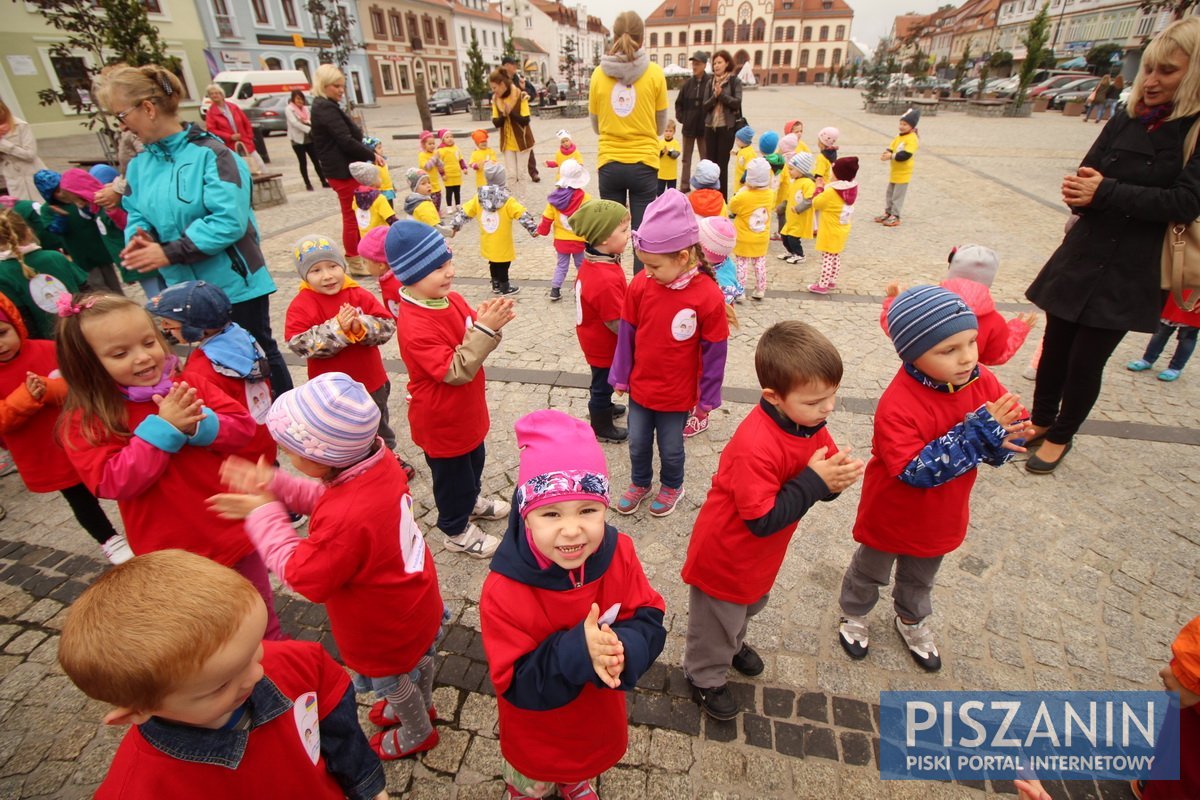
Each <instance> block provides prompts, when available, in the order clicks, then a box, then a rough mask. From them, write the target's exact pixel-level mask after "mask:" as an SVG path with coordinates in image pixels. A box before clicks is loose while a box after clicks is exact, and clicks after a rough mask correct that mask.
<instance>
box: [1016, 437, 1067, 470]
mask: <svg viewBox="0 0 1200 800" xmlns="http://www.w3.org/2000/svg"><path fill="white" fill-rule="evenodd" d="M1072 444H1074V443H1073V442H1067V446H1066V447H1064V448H1063V451H1062V455H1060V456H1059V457H1058V460H1057V461H1044V460H1042V459H1041V458H1039V457H1038V454H1037V453H1034V454H1033V455H1031V456H1030V457H1029V459H1028V460H1027V461H1026V462H1025V471H1026V472H1032V473H1033V474H1034V475H1049V474H1050V473H1051V472H1054V470H1056V469H1058V465H1059V464H1061V463H1062V462H1063V459H1064V458H1066V457H1067V453H1069V452H1071V446H1072ZM1039 452H1040V450H1039Z"/></svg>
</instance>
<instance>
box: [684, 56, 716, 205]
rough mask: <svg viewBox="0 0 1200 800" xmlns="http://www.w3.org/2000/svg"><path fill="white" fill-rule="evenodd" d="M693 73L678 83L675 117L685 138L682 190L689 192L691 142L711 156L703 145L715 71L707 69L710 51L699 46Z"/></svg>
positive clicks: (703, 152)
mask: <svg viewBox="0 0 1200 800" xmlns="http://www.w3.org/2000/svg"><path fill="white" fill-rule="evenodd" d="M690 63H691V65H692V77H690V78H688V79H687V80H686V81H684V82H683V85H681V86H680V87H679V94H678V95H676V97H675V119H676V120H678V121H679V127H680V129H681V138H682V139H683V141H682V145H683V165H682V168H683V172H682V174H681V175H680V176H679V190H680V191H682V192H688V191H689V190H690V189H691V184H690V183H688V179H689V178H690V177H691V173H692V144H693V143H694V144H695V145H696V147H697V148H698V149H699V150H700V158H701V159H705V158H708V153H706V152H705V147H704V100H705V98H707V97H708V96H709V95H710V94H712V75H710V74H709V73H708V72H706V71H705V67H707V66H708V53H706V52H704V51H703V50H697V51H696V52H694V53H692V57H691V59H690Z"/></svg>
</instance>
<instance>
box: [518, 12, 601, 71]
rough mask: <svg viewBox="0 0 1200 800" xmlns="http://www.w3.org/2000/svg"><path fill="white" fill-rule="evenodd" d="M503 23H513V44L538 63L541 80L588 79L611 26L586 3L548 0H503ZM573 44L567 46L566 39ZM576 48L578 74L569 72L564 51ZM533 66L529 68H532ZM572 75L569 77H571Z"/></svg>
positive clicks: (533, 61) (525, 59)
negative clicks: (596, 15)
mask: <svg viewBox="0 0 1200 800" xmlns="http://www.w3.org/2000/svg"><path fill="white" fill-rule="evenodd" d="M496 8H497V9H498V10H499V12H500V15H501V17H502V18H503V19H504V24H505V26H506V29H507V26H508V25H509V24H510V23H511V25H512V36H513V44H514V46H515V48H516V50H517V53H518V55H520V56H521V58H522V59H523V60H524V61H525V62H532V64H530V66H534V65H536V68H537V69H536V73H537V74H536V76H534V79H535V80H536V81H538V82H539V83H547V82H551V81H553V82H555V83H579V82H580V81H581V80H587V77H588V76H589V75H590V74H591V71H592V67H593V65H594V64H595V63H596V61H597V59H598V57H599V56H600V55H603V54H604V52H605V49H606V48H607V45H608V29H607V28H605V27H604V25H603V23H601V22H600V19H599V18H598V17H593V16H588V13H587V7H586V6H584V5H575V6H568V5H565V4H564V3H561V2H548V1H547V0H501V2H500V3H499V4H498V5H497V6H496ZM568 41H570V42H571V45H570V46H568V45H567V42H568ZM571 48H573V49H574V51H575V61H576V67H575V73H576V74H575V75H568V74H567V73H568V71H569V70H568V69H567V68H566V62H565V61H564V53H566V52H569V50H570V49H571ZM529 71H530V70H527V72H529ZM568 78H570V80H568Z"/></svg>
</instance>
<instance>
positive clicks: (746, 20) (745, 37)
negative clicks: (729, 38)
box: [737, 3, 754, 42]
mask: <svg viewBox="0 0 1200 800" xmlns="http://www.w3.org/2000/svg"><path fill="white" fill-rule="evenodd" d="M752 13H754V9H753V8H751V7H750V4H749V3H742V4H741V5H740V6H738V10H737V40H738V41H739V42H748V41H750V15H751V14H752Z"/></svg>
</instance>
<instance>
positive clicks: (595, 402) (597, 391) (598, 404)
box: [588, 367, 613, 414]
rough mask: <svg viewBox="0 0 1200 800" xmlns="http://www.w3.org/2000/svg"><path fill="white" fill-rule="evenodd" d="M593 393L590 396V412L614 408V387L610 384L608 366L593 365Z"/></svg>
mask: <svg viewBox="0 0 1200 800" xmlns="http://www.w3.org/2000/svg"><path fill="white" fill-rule="evenodd" d="M591 369H592V385H591V387H590V389H591V395H590V396H589V397H588V413H589V414H595V413H596V412H597V411H605V410H607V409H609V408H612V404H613V401H612V387H611V386H609V385H608V367H592V368H591Z"/></svg>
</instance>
